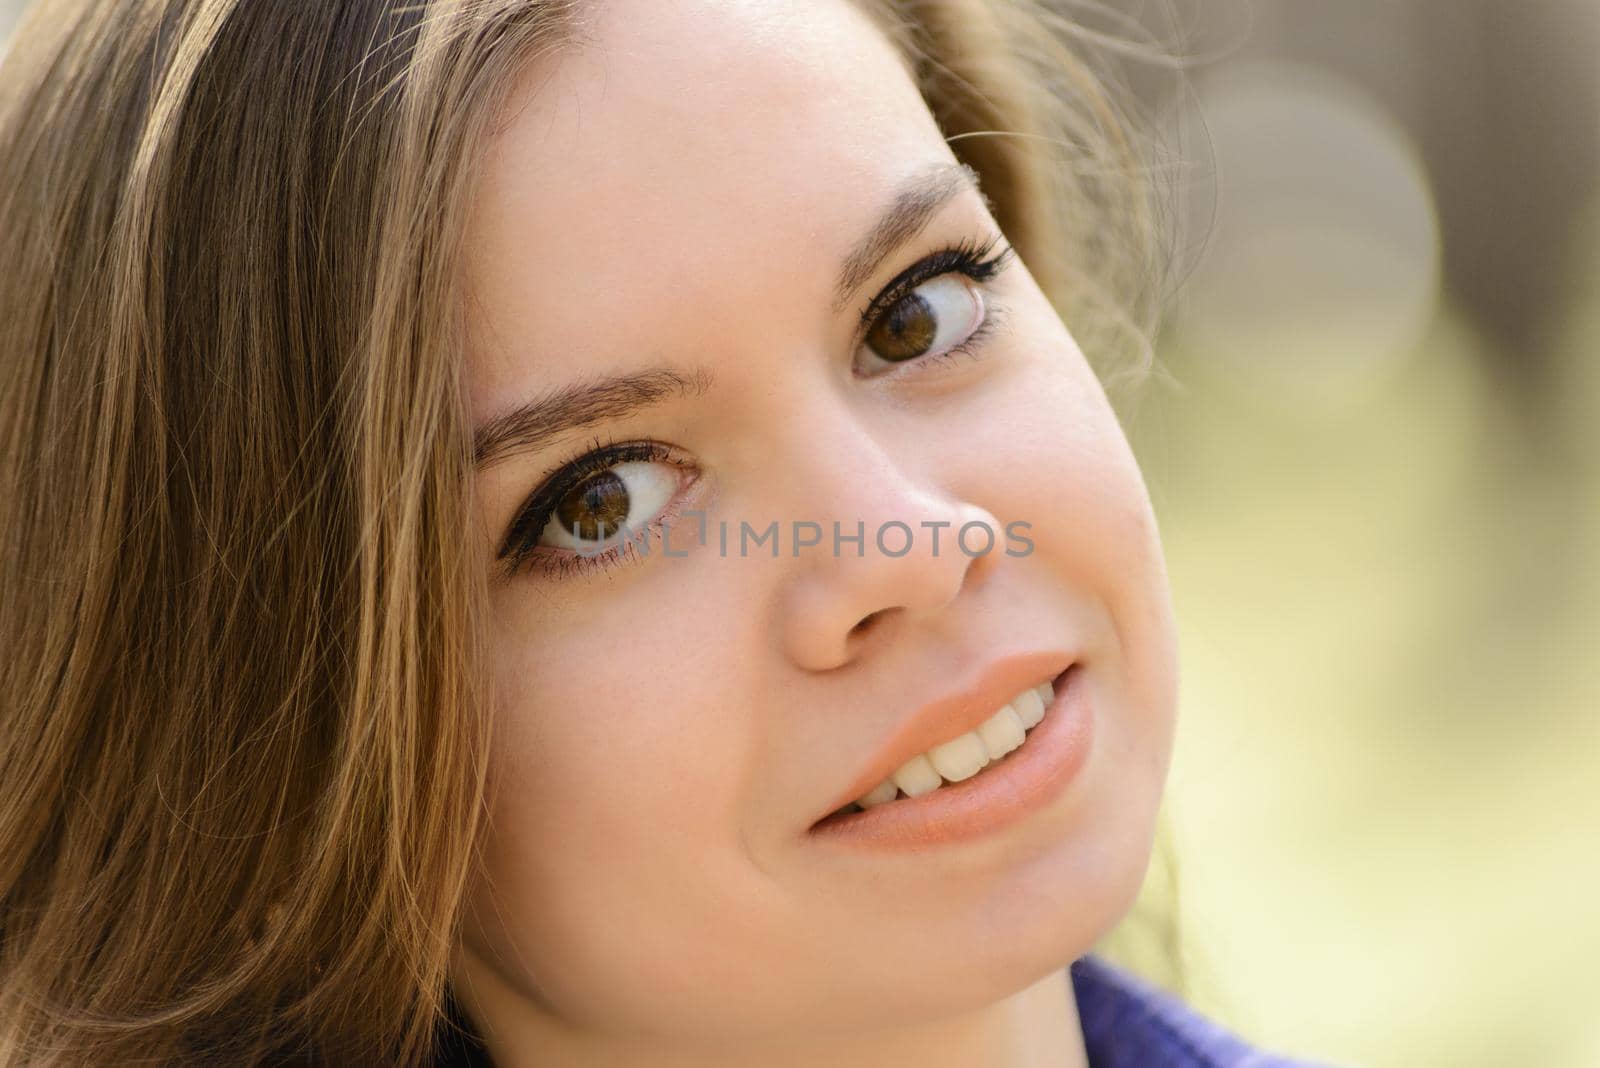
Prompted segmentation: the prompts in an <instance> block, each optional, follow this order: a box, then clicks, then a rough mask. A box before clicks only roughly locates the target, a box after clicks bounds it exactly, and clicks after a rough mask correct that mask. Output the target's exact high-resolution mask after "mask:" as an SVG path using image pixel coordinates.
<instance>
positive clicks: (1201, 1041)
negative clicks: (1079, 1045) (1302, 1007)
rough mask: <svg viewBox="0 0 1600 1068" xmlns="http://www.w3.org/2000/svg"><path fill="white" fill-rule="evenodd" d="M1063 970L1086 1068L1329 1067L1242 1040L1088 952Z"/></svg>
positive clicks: (1154, 987) (1148, 984) (1157, 988)
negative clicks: (1074, 1007)
mask: <svg viewBox="0 0 1600 1068" xmlns="http://www.w3.org/2000/svg"><path fill="white" fill-rule="evenodd" d="M1068 971H1069V974H1070V975H1071V977H1072V989H1073V994H1074V996H1075V997H1076V998H1077V1001H1078V1022H1079V1025H1080V1026H1081V1027H1082V1028H1083V1045H1084V1051H1085V1052H1086V1053H1087V1054H1088V1057H1089V1068H1328V1066H1327V1065H1319V1063H1318V1062H1313V1061H1300V1060H1291V1059H1290V1058H1288V1057H1282V1056H1279V1055H1278V1054H1275V1053H1268V1052H1266V1051H1264V1050H1260V1049H1255V1048H1253V1047H1251V1046H1249V1045H1246V1044H1245V1042H1244V1041H1243V1040H1242V1039H1241V1038H1240V1037H1239V1036H1238V1035H1235V1034H1233V1033H1231V1032H1229V1031H1226V1030H1224V1029H1223V1028H1222V1027H1221V1026H1219V1025H1218V1024H1216V1023H1214V1022H1213V1021H1211V1020H1209V1019H1207V1018H1206V1017H1204V1016H1201V1015H1200V1014H1199V1013H1197V1012H1195V1011H1194V1010H1193V1009H1191V1008H1190V1007H1189V1006H1188V1005H1186V1004H1184V1002H1183V1001H1182V1000H1180V999H1179V998H1178V997H1177V996H1176V995H1174V994H1171V993H1169V992H1167V991H1165V990H1162V989H1161V988H1160V987H1158V986H1155V985H1154V984H1152V983H1150V982H1147V981H1146V980H1144V979H1142V978H1140V977H1139V976H1136V975H1134V974H1132V973H1131V972H1126V971H1123V970H1121V969H1119V968H1116V967H1114V966H1113V965H1111V964H1110V963H1109V962H1107V961H1105V960H1102V959H1101V958H1099V957H1096V956H1095V955H1093V954H1090V955H1089V956H1086V957H1082V958H1080V959H1078V960H1076V961H1073V962H1072V967H1071V968H1070V969H1069V970H1068Z"/></svg>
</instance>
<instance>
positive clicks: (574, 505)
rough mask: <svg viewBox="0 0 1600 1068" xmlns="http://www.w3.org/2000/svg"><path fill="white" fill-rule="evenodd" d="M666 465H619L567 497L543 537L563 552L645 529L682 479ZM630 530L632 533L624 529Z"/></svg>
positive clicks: (542, 538)
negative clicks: (563, 550) (666, 468)
mask: <svg viewBox="0 0 1600 1068" xmlns="http://www.w3.org/2000/svg"><path fill="white" fill-rule="evenodd" d="M665 467H666V465H664V464H661V463H650V462H643V461H629V462H627V463H620V464H614V465H613V466H611V467H608V468H606V469H605V470H604V471H598V472H596V473H595V474H593V475H591V476H589V477H588V478H586V479H584V480H583V481H582V482H580V483H578V484H577V485H576V486H574V487H572V489H570V490H568V491H567V492H566V493H565V494H563V495H562V497H561V499H560V500H559V501H557V502H556V506H555V509H554V510H553V511H552V512H551V514H550V522H549V523H547V524H545V528H544V530H543V532H541V534H540V536H539V540H540V542H541V543H547V544H553V545H554V546H555V547H556V548H562V549H580V548H583V549H590V548H593V547H595V546H597V545H599V544H600V543H601V542H603V541H604V540H605V539H607V538H610V537H613V536H615V535H617V534H618V533H619V532H620V533H622V534H623V535H624V536H626V535H628V534H630V533H638V532H640V531H642V530H644V529H645V527H646V526H647V525H648V524H649V523H650V521H651V520H652V519H654V518H655V516H656V513H658V512H659V511H660V510H661V509H662V508H663V507H665V506H666V505H667V504H668V503H669V502H670V501H671V500H672V497H673V493H674V492H675V490H676V489H677V486H678V481H679V480H678V478H677V477H676V476H675V475H674V474H672V473H671V472H670V471H668V470H664V469H665ZM624 528H626V530H624Z"/></svg>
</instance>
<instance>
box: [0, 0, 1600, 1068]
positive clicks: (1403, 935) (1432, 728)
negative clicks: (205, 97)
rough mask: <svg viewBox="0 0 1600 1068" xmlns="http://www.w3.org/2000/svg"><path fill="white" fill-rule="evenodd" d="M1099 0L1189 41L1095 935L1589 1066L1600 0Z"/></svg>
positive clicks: (1335, 1014)
mask: <svg viewBox="0 0 1600 1068" xmlns="http://www.w3.org/2000/svg"><path fill="white" fill-rule="evenodd" d="M305 2H319V0H305ZM20 6H21V5H20V4H19V3H17V2H16V0H0V36H3V35H4V33H5V30H6V29H7V28H8V26H9V25H10V23H11V20H12V19H13V18H14V17H15V15H16V12H17V11H18V10H19V9H20ZM1068 6H1069V7H1074V6H1077V5H1072V4H1069V5H1068ZM1084 6H1085V7H1087V6H1088V5H1084ZM1096 6H1097V7H1099V8H1100V9H1101V12H1102V14H1103V13H1104V11H1105V9H1107V8H1109V9H1111V10H1112V11H1114V12H1121V13H1122V14H1125V15H1129V16H1132V17H1134V18H1136V19H1137V20H1139V22H1140V23H1141V24H1143V25H1144V26H1145V27H1146V28H1147V29H1148V30H1149V32H1151V33H1153V34H1154V35H1155V36H1156V37H1157V38H1158V39H1159V40H1160V41H1162V42H1164V44H1165V45H1166V46H1168V50H1169V52H1171V53H1175V54H1177V55H1180V56H1182V57H1185V59H1184V62H1183V63H1182V64H1181V70H1178V71H1174V69H1172V68H1171V67H1170V66H1167V67H1163V65H1162V64H1160V63H1150V62H1146V63H1144V73H1143V74H1140V73H1138V72H1137V71H1135V72H1134V73H1133V74H1131V75H1130V79H1131V82H1132V84H1133V85H1134V87H1135V88H1136V89H1137V90H1138V92H1140V93H1141V94H1143V95H1144V96H1146V97H1147V98H1148V102H1149V104H1150V106H1151V108H1152V109H1154V110H1155V111H1158V112H1159V113H1160V114H1161V115H1163V116H1164V118H1163V121H1164V122H1167V123H1168V124H1169V129H1170V130H1171V131H1172V132H1173V133H1174V136H1175V138H1176V142H1175V143H1176V144H1177V145H1178V147H1179V149H1180V151H1179V152H1178V153H1177V155H1176V156H1175V157H1174V158H1173V160H1171V161H1169V162H1170V170H1169V172H1168V173H1169V174H1170V176H1171V177H1172V178H1173V179H1174V180H1175V188H1177V189H1178V190H1179V192H1180V197H1179V199H1180V201H1181V206H1182V209H1183V210H1182V211H1181V213H1180V217H1181V229H1180V233H1179V237H1178V240H1177V243H1176V245H1175V249H1174V251H1175V254H1176V257H1177V260H1178V262H1179V268H1180V272H1179V273H1180V275H1181V284H1179V285H1178V286H1177V287H1176V289H1175V291H1174V302H1173V305H1172V312H1171V315H1170V317H1169V319H1168V326H1167V328H1166V331H1165V333H1164V334H1163V336H1162V338H1161V339H1160V343H1159V346H1158V352H1159V358H1160V367H1159V373H1158V374H1157V376H1156V377H1155V379H1154V380H1152V381H1151V382H1150V383H1149V384H1148V385H1147V386H1146V387H1145V388H1144V389H1143V391H1142V392H1141V393H1139V394H1138V395H1137V397H1135V398H1133V399H1131V400H1128V401H1119V407H1120V410H1121V411H1122V412H1123V418H1124V423H1125V425H1126V426H1127V428H1128V431H1129V433H1130V436H1131V437H1132V439H1133V441H1134V445H1135V448H1136V450H1137V452H1138V454H1139V456H1140V459H1141V461H1142V463H1143V464H1144V468H1145V473H1146V476H1147V478H1148V480H1149V483H1150V486H1151V493H1152V497H1153V499H1154V501H1155V505H1156V509H1157V513H1158V515H1159V517H1160V520H1161V525H1162V531H1163V536H1164V538H1165V542H1166V547H1167V552H1168V558H1169V563H1170V568H1171V575H1172V582H1173V589H1174V598H1175V603H1176V607H1177V613H1178V619H1179V625H1180V629H1181V640H1182V655H1183V672H1182V679H1183V681H1182V704H1183V707H1182V713H1181V717H1180V725H1179V735H1178V742H1177V748H1176V752H1175V756H1174V764H1173V773H1172V783H1171V790H1170V793H1169V795H1168V801H1167V807H1166V811H1165V814H1164V819H1165V821H1166V826H1165V829H1164V832H1163V834H1164V837H1163V840H1162V848H1161V849H1160V850H1159V851H1158V854H1157V858H1156V862H1155V863H1154V864H1153V866H1152V871H1151V878H1150V879H1149V881H1148V883H1147V886H1146V890H1145V895H1144V897H1143V899H1142V900H1141V904H1140V906H1139V908H1138V909H1137V910H1136V911H1135V914H1134V917H1132V918H1131V919H1130V921H1129V922H1128V923H1127V924H1125V925H1124V926H1123V927H1122V928H1119V930H1118V931H1117V932H1115V933H1114V935H1113V936H1112V938H1111V939H1110V941H1109V943H1108V947H1107V948H1108V950H1109V951H1110V952H1112V953H1114V954H1115V955H1117V956H1118V957H1120V958H1121V959H1122V960H1123V961H1124V962H1125V963H1128V964H1131V965H1132V966H1134V967H1137V968H1139V969H1140V970H1141V971H1144V972H1145V973H1146V974H1148V975H1150V976H1151V977H1152V978H1155V979H1157V980H1158V981H1160V982H1163V983H1166V984H1168V985H1171V986H1173V987H1175V988H1178V989H1181V990H1182V991H1183V992H1184V993H1185V995H1186V996H1187V997H1189V998H1190V1000H1192V1001H1193V1002H1194V1003H1195V1004H1196V1005H1197V1006H1199V1007H1200V1008H1201V1009H1202V1010H1204V1011H1206V1012H1208V1013H1210V1014H1212V1015H1213V1016H1215V1017H1217V1018H1219V1019H1221V1020H1222V1021H1224V1022H1226V1023H1227V1024H1229V1025H1230V1026H1232V1027H1234V1028H1235V1029H1237V1030H1239V1031H1241V1032H1243V1033H1244V1034H1245V1035H1247V1036H1248V1037H1250V1038H1252V1039H1254V1040H1256V1041H1258V1042H1261V1043H1264V1044H1267V1045H1270V1046H1274V1047H1277V1048H1279V1049H1281V1050H1284V1051H1287V1052H1293V1053H1300V1054H1303V1055H1306V1056H1313V1057H1317V1058H1320V1059H1324V1060H1327V1061H1331V1062H1335V1063H1338V1064H1342V1065H1350V1066H1358V1065H1367V1066H1374V1068H1400V1066H1418V1065H1429V1066H1432V1065H1447V1066H1466V1068H1478V1066H1482V1068H1490V1066H1493V1068H1503V1066H1519V1068H1520V1066H1538V1068H1597V1066H1600V918H1597V915H1596V913H1597V911H1600V907H1597V905H1596V901H1597V899H1600V655H1597V653H1600V359H1597V353H1600V0H1255V2H1246V0H1182V2H1179V0H1172V2H1168V3H1156V2H1153V0H1152V2H1150V3H1144V2H1141V0H1117V2H1115V3H1111V4H1105V5H1096ZM1135 66H1138V64H1135ZM1175 80H1176V81H1178V82H1179V83H1180V84H1181V88H1180V92H1179V93H1178V94H1176V95H1174V94H1173V93H1172V86H1173V84H1174V83H1175ZM1152 916H1153V917H1158V918H1159V919H1160V921H1161V922H1156V923H1151V922H1148V920H1149V918H1150V917H1152Z"/></svg>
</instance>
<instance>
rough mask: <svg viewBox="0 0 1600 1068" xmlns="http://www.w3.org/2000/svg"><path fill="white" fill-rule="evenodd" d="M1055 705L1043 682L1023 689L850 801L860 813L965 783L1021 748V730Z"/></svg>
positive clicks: (1023, 734)
mask: <svg viewBox="0 0 1600 1068" xmlns="http://www.w3.org/2000/svg"><path fill="white" fill-rule="evenodd" d="M1054 700H1055V690H1054V689H1053V688H1052V687H1051V684H1050V683H1048V682H1044V683H1040V684H1039V685H1038V686H1035V687H1034V688H1032V689H1029V690H1024V691H1023V692H1022V693H1020V694H1018V695H1017V696H1016V697H1014V698H1012V700H1011V703H1010V704H1005V705H1001V706H1000V709H999V711H997V712H996V713H995V714H994V715H992V716H990V717H989V718H988V719H987V720H985V721H984V723H983V725H982V726H980V727H979V728H978V729H977V730H975V731H968V732H967V733H966V734H963V735H962V736H961V737H959V738H953V739H951V740H950V741H948V742H945V743H944V744H943V745H937V746H934V747H933V748H932V749H930V750H929V751H928V752H926V753H922V754H920V755H918V756H914V757H912V758H911V759H910V760H908V761H906V762H905V763H904V764H902V765H900V767H898V768H896V769H895V772H894V774H893V775H891V776H889V778H888V779H886V780H884V781H883V782H881V783H879V784H878V785H877V787H876V788H874V789H873V790H872V792H871V793H869V794H867V795H865V796H864V797H859V798H857V799H856V801H855V804H856V805H857V806H859V807H860V808H862V809H868V808H873V807H875V806H877V805H883V804H887V803H888V802H890V801H893V800H895V798H897V797H898V796H899V795H900V794H902V793H904V794H905V795H906V796H907V797H918V796H920V795H922V794H925V793H929V792H931V791H933V790H937V789H938V788H939V787H941V786H943V785H944V784H945V782H946V781H947V780H948V781H949V782H961V781H962V780H963V779H970V778H972V777H973V776H974V775H976V774H977V773H978V772H980V771H982V770H983V769H984V767H986V766H987V765H988V764H990V763H991V762H993V761H996V760H999V759H1000V758H1001V757H1003V756H1005V755H1006V754H1007V753H1009V752H1011V751H1012V750H1013V749H1015V748H1017V747H1018V746H1019V745H1021V744H1022V743H1023V740H1024V738H1025V733H1024V732H1026V731H1029V730H1032V729H1033V728H1034V727H1035V726H1037V725H1038V723H1039V721H1040V720H1042V719H1044V711H1045V708H1046V707H1048V706H1049V704H1050V703H1051V702H1052V701H1054Z"/></svg>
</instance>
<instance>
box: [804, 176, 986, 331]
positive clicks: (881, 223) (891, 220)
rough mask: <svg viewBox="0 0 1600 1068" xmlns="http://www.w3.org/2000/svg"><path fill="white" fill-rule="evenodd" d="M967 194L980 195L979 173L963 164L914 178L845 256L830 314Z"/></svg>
mask: <svg viewBox="0 0 1600 1068" xmlns="http://www.w3.org/2000/svg"><path fill="white" fill-rule="evenodd" d="M968 190H972V191H974V192H977V193H979V195H980V196H981V195H982V191H981V190H980V189H979V187H978V172H977V171H974V170H973V169H972V168H971V167H969V166H967V165H966V164H965V163H939V164H936V165H935V166H933V167H930V168H928V169H927V170H924V171H922V172H921V173H919V174H917V175H915V176H913V177H912V178H911V180H910V181H908V182H907V183H906V184H905V185H904V186H902V187H901V188H900V191H899V192H898V193H896V194H895V198H894V200H893V201H892V202H890V204H889V208H888V210H887V211H885V212H884V213H883V216H882V217H881V218H880V219H879V220H878V222H877V224H876V225H875V226H873V228H872V229H871V230H870V231H868V232H867V235H866V236H865V237H863V238H862V239H861V240H860V241H858V242H856V245H855V247H854V248H852V249H851V250H850V251H849V253H848V254H846V256H845V258H844V266H843V267H842V268H841V269H840V271H839V281H838V282H837V283H836V284H835V286H834V300H833V310H834V311H836V312H837V311H842V310H843V309H844V306H845V304H846V303H847V302H848V301H849V300H850V294H852V293H854V292H855V291H856V290H857V289H859V288H860V287H861V286H862V284H863V283H865V282H866V280H867V279H869V278H871V277H872V275H873V274H874V273H875V272H876V271H877V269H878V267H879V266H880V265H881V264H882V263H883V261H884V259H885V258H887V257H888V255H889V253H891V252H893V251H894V250H895V249H897V248H899V247H900V246H901V245H903V244H905V243H906V242H907V241H910V240H911V239H912V238H913V237H916V236H917V235H918V234H919V233H921V232H922V230H923V228H924V227H926V226H927V225H928V223H930V222H931V221H932V220H933V217H934V216H935V215H937V214H938V213H939V209H940V208H942V207H944V206H945V204H947V203H948V202H949V201H951V200H954V199H955V198H956V197H957V196H959V195H960V194H962V193H964V192H966V191H968ZM986 200H987V198H986Z"/></svg>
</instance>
